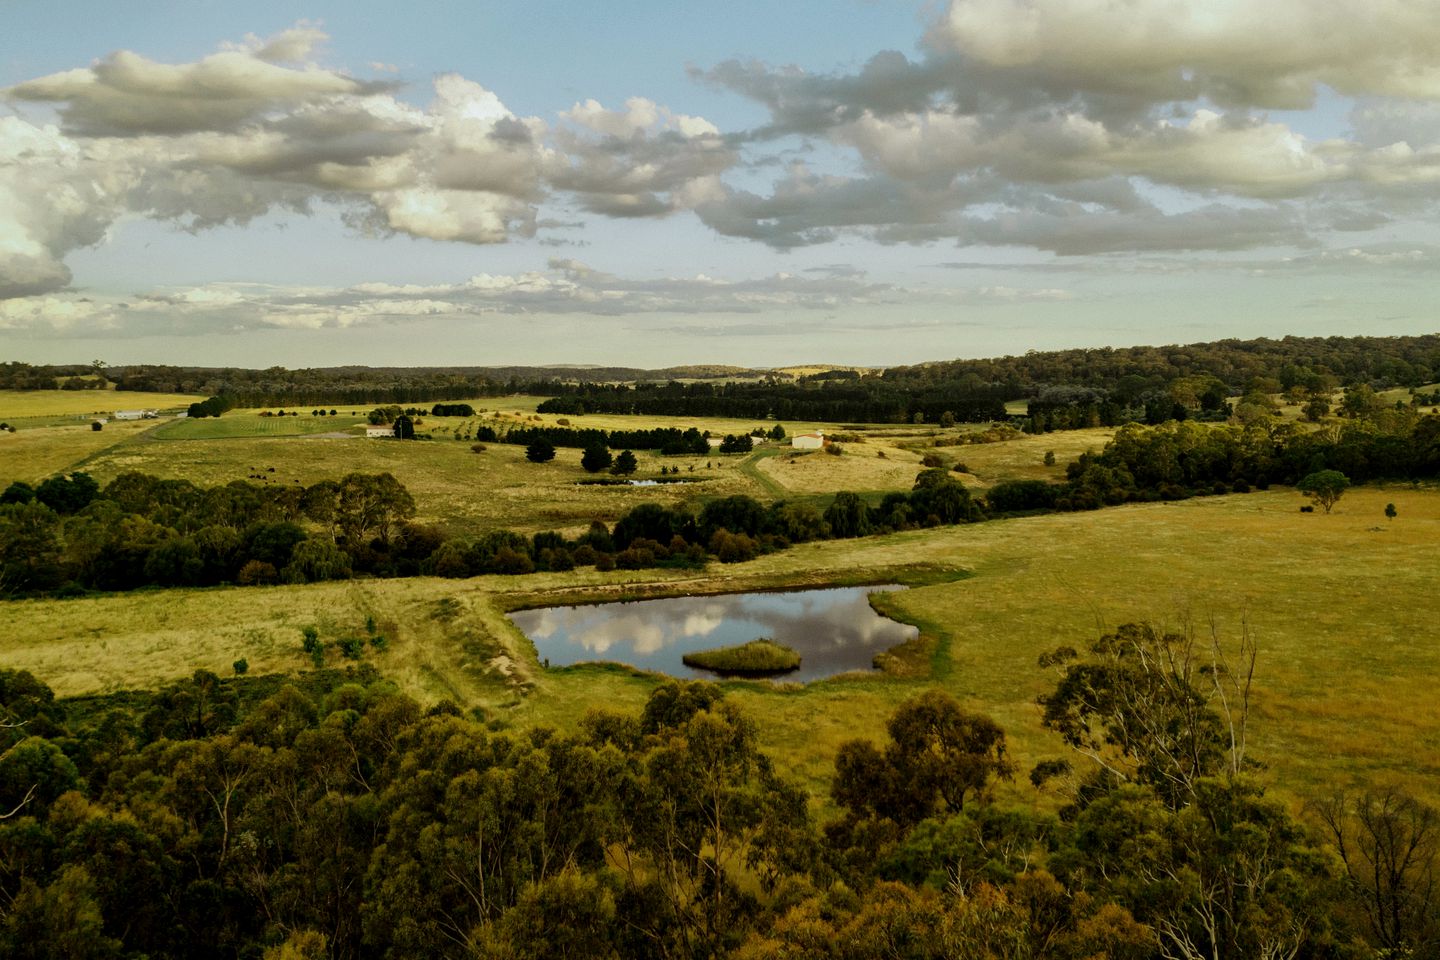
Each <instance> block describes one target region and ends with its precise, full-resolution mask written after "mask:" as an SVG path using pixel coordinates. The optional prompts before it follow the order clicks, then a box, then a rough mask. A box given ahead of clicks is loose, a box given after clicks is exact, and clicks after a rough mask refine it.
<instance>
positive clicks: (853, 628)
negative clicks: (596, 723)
mask: <svg viewBox="0 0 1440 960" xmlns="http://www.w3.org/2000/svg"><path fill="white" fill-rule="evenodd" d="M901 589H904V588H903V587H899V586H893V585H891V586H872V587H835V588H829V589H822V590H791V591H787V592H784V593H731V594H721V595H718V596H709V597H670V598H666V599H662V600H636V601H632V602H627V603H600V604H593V605H590V606H578V607H544V608H541V609H537V610H521V611H517V612H515V613H512V614H511V615H510V618H511V619H512V620H514V621H515V624H516V626H518V627H519V628H520V629H521V631H523V632H524V634H525V636H527V637H529V638H530V640H531V642H533V643H534V644H535V649H536V652H537V653H538V654H539V656H540V659H541V661H542V662H545V661H548V662H549V664H550V665H551V666H556V667H559V666H569V665H571V664H575V663H585V662H594V661H610V662H615V663H625V664H629V665H630V666H633V667H638V668H640V669H641V670H651V671H655V672H657V673H663V674H667V675H668V676H672V677H683V678H686V679H697V678H706V679H714V675H713V674H710V673H707V672H706V671H704V670H697V669H693V668H691V667H688V666H686V665H685V664H683V663H681V661H680V658H681V657H682V656H683V655H684V654H686V653H690V652H693V651H696V650H708V649H712V648H714V647H728V646H732V645H735V644H740V643H745V642H747V641H750V640H754V639H755V638H757V637H769V638H770V639H772V640H775V641H776V642H778V643H782V644H784V645H785V646H787V647H791V648H792V649H794V650H795V651H797V652H798V653H799V654H800V656H801V657H802V660H801V663H800V668H799V669H798V670H794V671H792V672H790V673H787V674H784V675H783V676H781V677H777V678H776V679H779V680H784V681H805V680H818V679H820V678H822V677H830V676H834V675H835V674H837V673H845V672H848V671H852V670H873V669H874V666H873V664H872V661H873V659H874V657H875V655H876V654H877V653H881V652H883V651H885V650H888V649H890V648H891V647H893V646H896V645H897V644H900V643H904V642H905V641H907V640H911V639H914V638H915V637H916V636H917V635H918V634H919V630H918V628H916V627H914V626H911V625H909V624H904V623H897V622H896V621H894V620H891V619H889V618H887V617H882V616H881V615H880V614H878V613H876V612H875V611H874V609H872V608H871V606H870V603H869V595H870V594H871V593H875V592H877V591H889V590H901Z"/></svg>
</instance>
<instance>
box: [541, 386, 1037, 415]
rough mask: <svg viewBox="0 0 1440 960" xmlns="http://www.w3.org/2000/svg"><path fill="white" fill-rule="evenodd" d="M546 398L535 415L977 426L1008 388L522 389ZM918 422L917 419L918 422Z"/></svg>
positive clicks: (999, 407) (1001, 408)
mask: <svg viewBox="0 0 1440 960" xmlns="http://www.w3.org/2000/svg"><path fill="white" fill-rule="evenodd" d="M528 389H529V391H530V392H534V393H536V394H537V395H544V396H549V397H550V398H551V399H549V400H546V401H544V402H542V403H541V404H540V405H539V406H538V407H536V410H537V411H539V412H540V413H558V414H562V415H579V414H584V413H608V414H640V415H661V416H685V417H731V418H736V419H744V420H765V419H771V420H810V421H821V422H828V423H911V422H931V423H936V422H939V421H940V418H941V417H944V416H948V417H950V418H951V420H952V422H953V421H961V422H966V423H982V422H985V421H989V420H1001V419H1004V418H1005V417H1006V413H1005V401H1006V400H1007V399H1009V398H1010V396H1011V395H1010V394H1009V393H1007V390H1006V388H1004V387H996V386H991V385H985V384H971V383H960V382H944V383H938V384H935V383H924V384H919V385H914V384H898V383H896V382H894V381H889V380H886V379H885V378H883V377H877V376H869V377H862V378H858V379H845V380H829V379H827V380H819V381H802V382H792V381H786V380H780V379H775V378H771V379H766V380H763V381H731V382H724V383H709V382H706V383H681V382H679V381H671V382H670V383H636V384H624V383H619V384H606V383H578V384H577V383H562V382H552V383H546V384H536V385H534V386H533V387H531V388H528ZM917 418H918V420H917Z"/></svg>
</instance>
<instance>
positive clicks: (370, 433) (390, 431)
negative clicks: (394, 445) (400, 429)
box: [365, 423, 395, 437]
mask: <svg viewBox="0 0 1440 960" xmlns="http://www.w3.org/2000/svg"><path fill="white" fill-rule="evenodd" d="M365 436H367V437H393V436H395V426H394V424H390V423H367V424H366V425H365Z"/></svg>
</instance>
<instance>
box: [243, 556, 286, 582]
mask: <svg viewBox="0 0 1440 960" xmlns="http://www.w3.org/2000/svg"><path fill="white" fill-rule="evenodd" d="M279 580H280V572H279V571H278V570H276V569H275V564H273V563H266V562H265V561H264V560H251V561H249V562H248V563H246V564H245V566H243V567H241V568H240V572H239V573H238V574H236V576H235V582H236V583H239V584H241V585H242V586H247V587H248V586H251V585H254V584H271V583H278V582H279Z"/></svg>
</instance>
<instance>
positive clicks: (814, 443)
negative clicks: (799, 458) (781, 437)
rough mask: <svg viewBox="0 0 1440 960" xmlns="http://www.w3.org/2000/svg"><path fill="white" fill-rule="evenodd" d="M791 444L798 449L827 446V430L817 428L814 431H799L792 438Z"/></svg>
mask: <svg viewBox="0 0 1440 960" xmlns="http://www.w3.org/2000/svg"><path fill="white" fill-rule="evenodd" d="M790 446H791V447H793V448H794V449H796V450H819V449H820V448H821V447H823V446H825V431H823V430H816V431H815V432H814V433H797V434H796V435H795V436H793V437H791V438H790Z"/></svg>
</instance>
